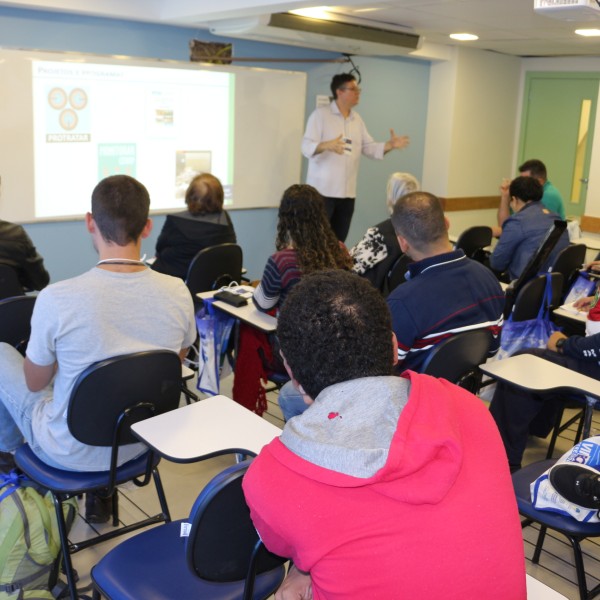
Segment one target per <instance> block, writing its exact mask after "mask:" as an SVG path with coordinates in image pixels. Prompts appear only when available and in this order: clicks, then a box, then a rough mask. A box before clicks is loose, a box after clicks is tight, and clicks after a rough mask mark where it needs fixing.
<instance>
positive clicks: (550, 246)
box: [504, 221, 567, 319]
mask: <svg viewBox="0 0 600 600" xmlns="http://www.w3.org/2000/svg"><path fill="white" fill-rule="evenodd" d="M566 228H567V222H566V221H554V225H553V226H552V227H550V229H548V233H547V234H546V237H545V238H544V239H543V240H542V243H541V244H540V246H539V248H538V249H537V251H536V253H535V254H534V255H533V256H532V257H531V258H530V259H529V262H528V263H527V266H526V267H525V268H524V269H523V272H522V273H521V275H520V276H519V278H518V279H517V280H516V281H515V282H514V283H511V284H510V285H509V286H508V288H507V289H506V292H505V293H506V303H505V305H504V318H505V319H506V318H507V317H508V315H509V314H510V313H511V311H512V307H513V305H514V303H515V300H516V298H517V296H518V295H519V292H520V291H521V289H522V288H523V286H524V285H525V284H526V283H527V282H528V281H531V280H532V279H533V278H534V277H536V276H537V275H538V273H539V272H540V269H541V268H542V265H543V264H544V263H545V262H546V261H547V260H548V257H549V256H550V253H551V252H552V250H554V246H556V244H557V243H558V240H559V239H560V238H561V236H562V234H563V233H564V231H565V229H566ZM561 285H562V283H561Z"/></svg>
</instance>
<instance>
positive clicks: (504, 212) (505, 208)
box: [492, 179, 510, 237]
mask: <svg viewBox="0 0 600 600" xmlns="http://www.w3.org/2000/svg"><path fill="white" fill-rule="evenodd" d="M509 188H510V180H509V179H503V180H502V183H501V184H500V204H499V205H498V213H497V214H496V218H497V220H498V227H492V235H493V236H494V237H500V234H501V233H502V225H504V221H506V219H508V217H510V193H509Z"/></svg>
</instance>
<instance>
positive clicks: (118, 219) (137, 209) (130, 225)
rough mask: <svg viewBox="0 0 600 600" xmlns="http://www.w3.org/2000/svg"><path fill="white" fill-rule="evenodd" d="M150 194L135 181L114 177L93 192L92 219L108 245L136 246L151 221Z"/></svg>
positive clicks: (118, 176)
mask: <svg viewBox="0 0 600 600" xmlns="http://www.w3.org/2000/svg"><path fill="white" fill-rule="evenodd" d="M149 210H150V196H149V194H148V190H147V189H146V188H145V187H144V186H143V185H142V184H141V183H140V182H139V181H137V179H134V178H133V177H129V176H128V175H113V176H112V177H107V178H106V179H103V180H102V181H101V182H100V183H99V184H98V185H97V186H96V187H95V188H94V191H93V192H92V216H93V217H94V221H95V222H96V225H97V226H98V229H99V230H100V233H101V234H102V237H103V238H104V240H106V241H107V242H113V243H114V244H117V245H118V246H126V245H127V244H129V243H131V242H135V241H136V240H137V239H138V238H139V237H140V235H141V234H142V231H143V230H144V227H145V225H146V222H147V221H148V211H149Z"/></svg>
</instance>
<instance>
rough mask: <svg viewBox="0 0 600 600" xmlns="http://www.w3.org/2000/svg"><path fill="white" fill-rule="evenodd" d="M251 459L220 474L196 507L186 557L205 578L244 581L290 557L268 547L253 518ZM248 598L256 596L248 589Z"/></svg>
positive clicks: (196, 503)
mask: <svg viewBox="0 0 600 600" xmlns="http://www.w3.org/2000/svg"><path fill="white" fill-rule="evenodd" d="M251 462H252V461H251V460H246V461H243V462H241V463H238V464H236V465H233V466H232V467H229V468H228V469H225V470H224V471H222V472H221V473H219V474H218V475H217V476H216V477H214V478H213V479H212V480H211V481H210V482H209V483H208V484H207V485H206V487H205V488H204V489H203V490H202V492H201V493H200V495H199V496H198V498H197V500H196V502H195V503H194V506H193V507H192V510H191V513H190V517H189V520H190V522H191V523H192V527H191V530H190V535H189V537H188V538H187V542H186V558H187V562H188V566H189V567H190V569H191V570H192V571H193V572H194V573H196V575H198V577H201V578H202V579H205V580H208V581H215V582H227V581H240V580H244V579H246V577H247V576H248V575H250V576H251V575H252V574H253V573H254V574H260V573H264V572H266V571H270V570H272V569H275V568H277V567H279V566H282V565H283V563H284V562H286V560H287V559H285V558H281V557H279V556H275V555H274V554H271V553H270V552H268V551H267V550H266V549H265V548H264V546H263V545H262V542H261V541H260V538H259V537H258V534H257V533H256V529H255V528H254V525H253V523H252V519H251V518H250V510H249V509H248V506H247V504H246V500H245V499H244V492H243V491H242V478H243V476H244V474H245V473H246V471H247V469H248V467H249V465H250V463H251ZM281 577H282V579H283V568H281ZM246 583H247V584H248V580H246ZM246 597H247V598H251V597H252V590H251V589H250V590H249V589H246V590H245V594H244V598H246Z"/></svg>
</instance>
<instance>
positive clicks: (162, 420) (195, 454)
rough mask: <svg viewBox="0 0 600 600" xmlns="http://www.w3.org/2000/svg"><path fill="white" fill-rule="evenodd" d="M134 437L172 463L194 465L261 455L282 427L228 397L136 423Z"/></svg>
mask: <svg viewBox="0 0 600 600" xmlns="http://www.w3.org/2000/svg"><path fill="white" fill-rule="evenodd" d="M131 429H132V431H133V432H134V434H135V435H136V436H137V437H138V438H139V439H140V440H142V441H143V442H144V443H145V444H147V445H148V446H150V447H151V448H152V449H153V450H155V451H156V452H157V453H158V454H160V455H161V456H163V457H164V458H167V459H169V460H172V461H173V462H181V463H187V462H194V461H197V460H203V459H205V458H211V457H213V456H218V455H219V454H229V453H232V452H238V453H240V454H253V455H256V454H258V453H259V452H260V451H261V449H262V447H263V446H265V445H266V444H268V443H269V442H270V441H271V440H272V439H274V438H275V437H277V436H279V435H280V434H281V429H279V427H277V426H275V425H273V424H272V423H269V421H266V420H265V419H263V418H262V417H259V416H258V415H257V414H255V413H253V412H250V411H249V410H247V409H246V408H244V407H243V406H241V405H240V404H238V403H237V402H234V401H233V400H231V399H230V398H227V397H226V396H213V397H212V398H207V399H206V400H200V401H199V402H194V403H193V404H189V405H188V406H183V407H181V408H178V409H176V410H172V411H170V412H167V413H164V414H162V415H158V416H156V417H152V418H150V419H146V420H145V421H140V422H138V423H135V424H134V425H133V426H132V427H131Z"/></svg>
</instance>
